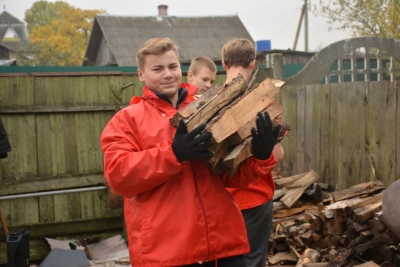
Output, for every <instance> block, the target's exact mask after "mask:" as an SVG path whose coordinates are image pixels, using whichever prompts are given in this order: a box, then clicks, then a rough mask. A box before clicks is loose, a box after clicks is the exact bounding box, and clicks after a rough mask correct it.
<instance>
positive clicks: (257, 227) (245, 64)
mask: <svg viewBox="0 0 400 267" xmlns="http://www.w3.org/2000/svg"><path fill="white" fill-rule="evenodd" d="M255 59H256V50H255V48H254V45H253V43H252V42H251V41H249V40H247V39H234V40H232V41H230V42H228V43H226V44H225V45H224V46H223V48H222V66H223V68H224V69H225V71H226V82H225V83H229V82H230V81H232V79H234V78H235V77H236V76H237V75H238V74H239V73H240V74H242V75H243V77H244V78H245V79H246V80H249V79H250V76H251V72H252V71H253V69H254V67H255ZM279 129H280V128H279ZM276 130H278V128H277V129H276ZM252 131H253V139H254V133H255V129H253V130H252ZM274 131H275V129H274ZM283 154H284V151H283V148H282V146H281V144H280V143H278V144H277V145H275V147H274V150H273V154H272V155H271V158H275V160H276V162H279V161H281V160H282V158H283ZM228 190H229V192H230V193H231V194H232V196H233V197H234V199H235V201H236V203H237V204H238V205H239V208H240V210H241V211H242V214H243V217H244V220H245V223H246V229H247V235H248V237H249V243H250V249H251V251H250V253H248V254H246V255H245V258H246V263H247V266H248V267H265V262H266V257H267V249H268V241H269V236H270V232H271V226H272V198H273V196H274V181H273V179H272V175H271V172H269V173H267V174H266V175H262V176H260V177H259V178H258V179H257V180H256V181H255V182H252V183H251V184H249V185H248V186H247V187H246V188H229V189H228Z"/></svg>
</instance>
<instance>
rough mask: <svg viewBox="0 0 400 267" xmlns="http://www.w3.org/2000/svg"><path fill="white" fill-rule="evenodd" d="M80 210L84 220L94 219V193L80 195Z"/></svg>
mask: <svg viewBox="0 0 400 267" xmlns="http://www.w3.org/2000/svg"><path fill="white" fill-rule="evenodd" d="M80 200H81V201H80V206H81V207H80V208H81V217H82V219H91V218H93V217H94V211H93V192H92V191H88V192H81V193H80Z"/></svg>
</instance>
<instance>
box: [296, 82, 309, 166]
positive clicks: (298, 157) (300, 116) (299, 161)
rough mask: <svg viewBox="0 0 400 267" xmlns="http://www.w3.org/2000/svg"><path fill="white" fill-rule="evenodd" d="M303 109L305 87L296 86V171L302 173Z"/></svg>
mask: <svg viewBox="0 0 400 267" xmlns="http://www.w3.org/2000/svg"><path fill="white" fill-rule="evenodd" d="M305 109H306V88H305V87H304V86H300V87H298V88H297V121H296V122H297V125H296V126H295V127H297V135H296V138H297V153H296V162H297V173H303V172H305V171H306V169H305V159H304V154H305V151H304V149H305V147H304V146H305V136H304V134H305Z"/></svg>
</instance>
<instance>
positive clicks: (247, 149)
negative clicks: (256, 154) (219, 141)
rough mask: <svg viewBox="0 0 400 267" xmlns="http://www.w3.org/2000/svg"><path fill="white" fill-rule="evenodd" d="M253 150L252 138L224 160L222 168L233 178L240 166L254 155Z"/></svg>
mask: <svg viewBox="0 0 400 267" xmlns="http://www.w3.org/2000/svg"><path fill="white" fill-rule="evenodd" d="M252 150H253V149H252V144H251V138H247V139H245V140H244V141H243V142H242V143H240V144H239V145H237V146H236V147H235V148H234V149H233V150H232V152H230V153H229V154H228V155H227V156H226V157H225V158H224V159H223V161H222V166H221V168H222V169H223V170H224V171H225V172H226V173H227V174H228V175H229V176H230V177H232V176H233V175H234V174H235V172H236V171H237V169H238V168H239V166H240V164H241V163H242V162H243V161H245V160H246V159H247V158H248V157H249V156H251V155H252V153H253V151H252Z"/></svg>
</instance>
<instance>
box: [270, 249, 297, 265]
mask: <svg viewBox="0 0 400 267" xmlns="http://www.w3.org/2000/svg"><path fill="white" fill-rule="evenodd" d="M280 262H285V263H286V262H297V257H296V255H293V254H292V253H287V252H279V253H276V254H275V255H274V256H272V257H270V258H269V259H268V263H269V264H270V265H275V264H278V263H280Z"/></svg>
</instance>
